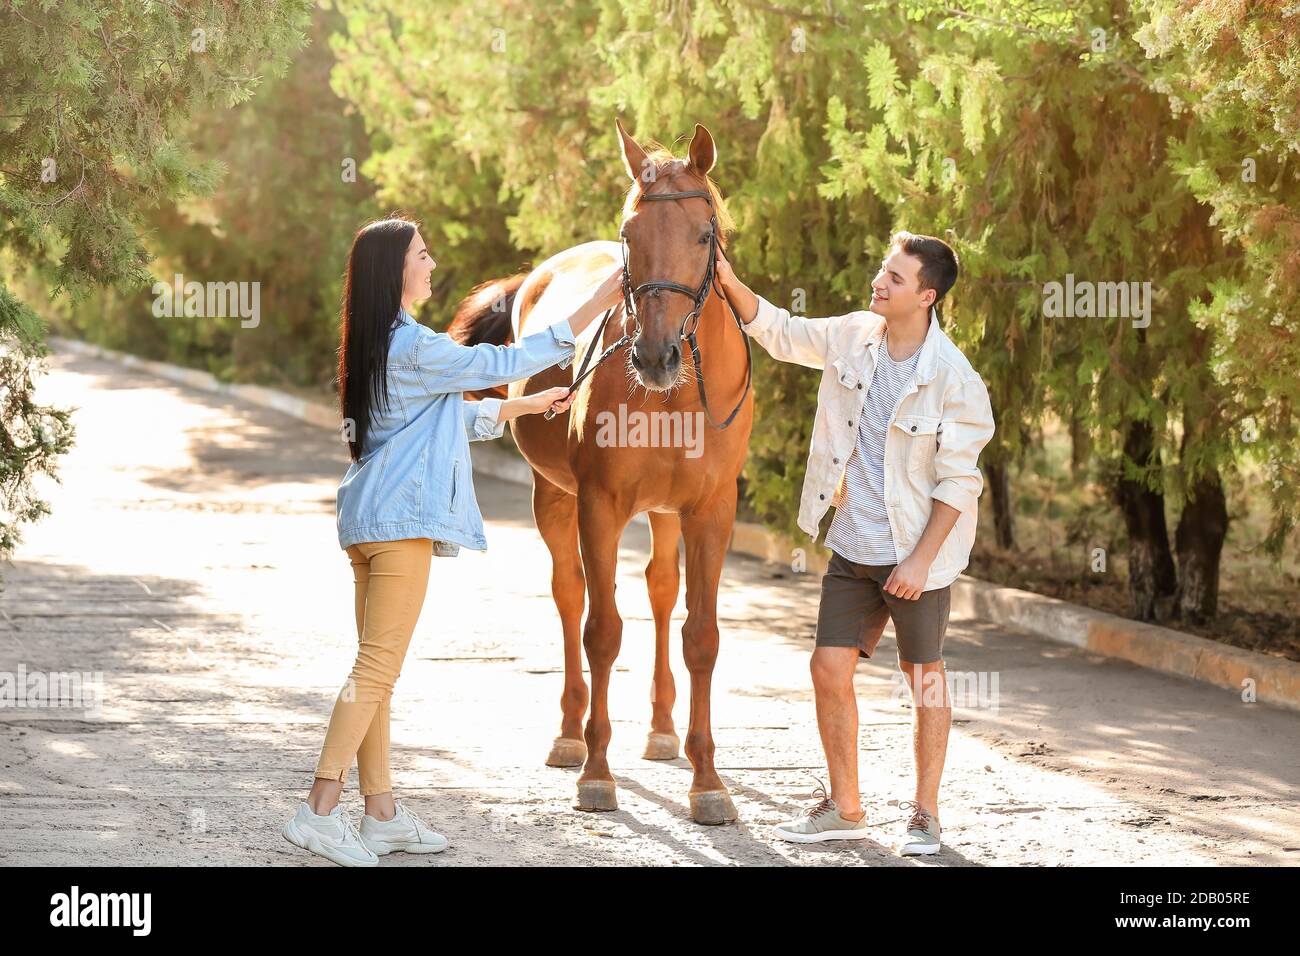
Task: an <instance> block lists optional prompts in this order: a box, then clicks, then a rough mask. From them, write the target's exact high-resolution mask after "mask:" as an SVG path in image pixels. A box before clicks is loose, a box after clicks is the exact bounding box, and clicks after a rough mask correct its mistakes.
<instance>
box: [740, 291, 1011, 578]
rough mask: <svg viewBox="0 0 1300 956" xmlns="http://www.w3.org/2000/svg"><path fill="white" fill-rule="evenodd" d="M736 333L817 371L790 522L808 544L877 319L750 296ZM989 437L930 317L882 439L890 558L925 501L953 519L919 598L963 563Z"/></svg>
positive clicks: (851, 441)
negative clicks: (803, 310) (808, 314)
mask: <svg viewBox="0 0 1300 956" xmlns="http://www.w3.org/2000/svg"><path fill="white" fill-rule="evenodd" d="M745 331H746V332H747V333H748V334H749V335H750V336H752V337H753V338H754V339H755V341H757V342H758V343H759V344H760V345H761V346H763V348H764V349H766V350H767V351H768V352H769V353H771V355H772V357H773V358H777V359H780V360H781V361H784V362H797V363H798V364H800V365H806V366H808V367H809V368H819V369H824V372H823V374H822V381H821V387H820V388H819V389H818V392H817V416H816V418H815V420H814V421H813V432H812V444H811V447H810V449H809V453H808V469H807V473H806V474H805V476H804V484H803V495H802V497H801V498H800V501H799V519H798V523H799V527H800V528H802V529H803V530H804V531H806V532H807V533H808V534H809V535H810V536H811V537H812V540H813V541H814V542H816V540H817V536H818V534H819V532H820V527H821V519H822V516H823V515H825V514H826V511H827V509H828V508H830V507H832V506H836V507H838V506H839V505H840V503H841V502H842V501H843V500H844V472H845V469H846V468H847V467H848V461H849V455H850V454H851V453H852V452H853V447H854V445H855V443H856V442H857V436H858V420H859V418H860V417H861V415H862V407H863V404H864V400H865V399H866V394H867V393H866V390H867V388H868V387H870V385H871V376H872V372H873V371H874V370H875V367H876V349H877V348H878V347H879V346H880V338H881V335H882V334H883V333H884V319H883V318H882V317H881V316H879V315H877V314H876V313H874V312H870V311H866V310H863V311H859V312H850V313H848V314H847V315H837V316H831V317H830V318H825V319H807V318H802V317H798V316H791V315H790V313H789V312H787V311H786V310H785V309H780V308H777V307H776V306H774V305H773V304H772V303H771V302H768V301H767V300H766V299H764V298H763V297H762V296H759V297H758V312H757V314H756V315H755V316H754V320H753V321H752V322H750V323H748V324H747V325H746V326H745ZM991 437H993V409H992V407H991V406H990V404H989V394H988V389H987V388H986V387H985V386H984V380H983V379H981V378H980V376H979V373H978V372H976V371H975V370H974V369H973V368H972V367H971V364H970V362H968V361H967V360H966V356H964V355H962V353H961V351H960V350H959V349H958V348H957V346H955V345H954V344H953V343H952V340H951V339H949V338H948V336H947V335H945V334H944V333H943V330H942V329H940V328H939V321H938V318H937V317H936V316H935V314H934V310H931V313H930V329H929V331H928V332H927V333H926V336H925V342H924V343H923V344H922V345H921V354H920V357H919V358H918V359H917V363H916V372H915V373H914V376H913V381H912V384H911V385H910V386H909V387H908V390H907V391H905V392H904V393H903V395H902V398H901V399H899V403H898V409H897V411H896V412H895V413H894V417H893V419H891V420H890V427H889V428H888V429H887V431H886V435H885V503H886V508H887V511H888V514H889V527H890V530H891V531H892V532H893V536H894V547H895V548H896V549H897V551H898V554H899V559H900V560H902V559H903V558H905V557H907V555H909V554H910V553H911V552H912V549H913V548H914V547H915V546H916V542H917V541H918V540H919V539H920V537H921V532H922V531H924V530H925V526H926V522H928V521H929V520H930V509H931V499H938V500H939V501H942V502H944V503H945V504H949V505H951V506H952V507H954V508H956V509H957V510H958V511H960V512H961V515H960V516H959V517H958V519H957V524H956V525H955V526H954V527H953V529H952V531H951V532H950V533H949V535H948V537H947V539H946V540H945V541H944V543H943V545H942V546H941V547H940V548H939V553H938V554H937V555H936V556H935V559H934V563H933V564H932V565H931V566H930V576H929V579H928V580H927V581H926V585H925V588H924V590H926V591H930V590H933V589H935V588H941V587H946V586H947V585H949V584H951V583H952V582H953V581H954V580H956V578H957V576H958V575H959V574H961V572H962V570H963V569H964V568H965V567H966V565H967V563H968V562H969V560H970V551H971V546H972V545H974V543H975V527H976V520H977V516H978V510H977V503H978V499H979V496H980V493H981V492H982V491H983V490H984V476H983V475H982V474H981V473H980V470H979V467H978V465H977V464H976V462H977V461H978V459H979V454H980V451H981V449H983V447H984V446H985V445H986V444H987V443H988V440H989V439H990V438H991Z"/></svg>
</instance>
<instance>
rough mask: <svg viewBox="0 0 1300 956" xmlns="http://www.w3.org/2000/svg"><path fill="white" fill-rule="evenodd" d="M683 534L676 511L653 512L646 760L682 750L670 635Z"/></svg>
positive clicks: (648, 577)
mask: <svg viewBox="0 0 1300 956" xmlns="http://www.w3.org/2000/svg"><path fill="white" fill-rule="evenodd" d="M681 537H682V522H681V519H680V518H679V517H678V516H677V515H675V514H668V513H665V512H657V511H652V512H650V548H651V555H650V563H649V564H647V565H646V569H645V582H646V588H647V589H648V590H649V592H650V610H651V612H652V613H653V615H654V621H655V669H654V680H653V683H652V684H651V685H650V735H649V736H648V737H647V738H646V744H645V752H644V753H643V754H642V755H641V756H642V757H644V758H645V759H646V760H676V759H677V755H678V753H679V751H680V749H681V741H680V740H678V739H677V731H676V730H675V729H674V728H673V704H674V703H676V701H677V687H676V684H675V683H674V682H673V670H672V666H671V664H670V663H669V643H668V642H669V636H670V630H671V624H672V616H673V608H675V607H676V606H677V594H678V592H679V591H680V590H681V585H682V577H681V562H680V561H679V560H678V557H677V542H678V541H680V540H681Z"/></svg>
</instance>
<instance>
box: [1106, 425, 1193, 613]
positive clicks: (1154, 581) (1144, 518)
mask: <svg viewBox="0 0 1300 956" xmlns="http://www.w3.org/2000/svg"><path fill="white" fill-rule="evenodd" d="M1154 448H1155V439H1154V436H1153V434H1152V431H1151V426H1150V425H1149V424H1148V423H1146V422H1131V423H1130V424H1129V426H1128V434H1127V435H1126V436H1125V439H1124V456H1125V458H1127V459H1128V460H1129V461H1131V462H1132V463H1133V464H1134V465H1135V466H1137V467H1138V468H1149V467H1151V466H1152V465H1153V464H1155V453H1154ZM1116 498H1117V499H1118V504H1119V508H1120V511H1121V512H1123V514H1124V524H1125V526H1126V527H1127V528H1128V580H1129V591H1130V592H1131V594H1132V596H1133V613H1134V616H1135V617H1136V618H1137V619H1138V620H1139V621H1154V620H1156V619H1157V618H1158V616H1159V613H1158V609H1159V602H1160V601H1161V599H1163V598H1169V597H1172V596H1173V595H1174V592H1175V591H1176V590H1177V584H1178V573H1177V571H1176V570H1175V568H1174V559H1173V555H1172V554H1171V553H1170V551H1169V529H1168V526H1167V525H1166V524H1165V497H1164V494H1163V493H1161V492H1157V491H1152V490H1151V489H1150V488H1148V487H1147V486H1146V484H1145V483H1143V482H1142V481H1136V480H1132V479H1129V478H1126V477H1125V476H1124V472H1123V471H1122V470H1121V472H1120V475H1119V478H1118V482H1117V485H1116Z"/></svg>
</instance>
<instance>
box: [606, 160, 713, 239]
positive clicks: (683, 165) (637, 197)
mask: <svg viewBox="0 0 1300 956" xmlns="http://www.w3.org/2000/svg"><path fill="white" fill-rule="evenodd" d="M642 148H643V149H645V154H646V159H648V160H650V162H651V163H652V164H653V166H654V179H652V180H651V183H656V182H658V181H659V180H660V179H662V178H667V177H670V176H675V175H678V174H687V169H688V167H689V166H690V162H689V161H688V160H685V159H678V158H677V157H676V156H674V155H673V154H672V151H671V150H669V149H668V148H667V147H666V146H663V145H662V144H660V143H656V142H655V141H654V140H651V141H650V142H649V143H648V144H647V145H645V146H643V147H642ZM689 175H690V176H692V177H698V176H699V173H698V172H695V171H693V170H692V171H691V172H690V173H689ZM646 185H650V184H649V183H643V182H642V179H641V177H640V176H638V177H637V178H636V179H634V180H633V181H632V185H631V186H630V187H628V191H627V199H626V200H624V202H623V217H624V218H627V217H628V216H630V215H632V213H634V212H636V209H637V206H638V205H639V204H640V202H641V194H642V192H643V191H644V189H643V187H644V186H646ZM704 186H705V188H706V189H708V191H709V195H710V196H711V197H713V210H714V212H715V213H716V215H717V217H718V232H719V235H718V242H719V244H721V245H722V246H723V247H724V248H725V247H726V240H727V236H728V235H729V234H730V233H731V231H732V230H733V229H735V227H736V223H735V220H733V219H732V218H731V213H730V212H729V211H728V210H727V204H726V202H724V201H723V199H722V193H720V192H718V187H717V186H716V185H715V184H714V182H713V180H712V179H710V178H709V177H708V176H707V175H706V176H704Z"/></svg>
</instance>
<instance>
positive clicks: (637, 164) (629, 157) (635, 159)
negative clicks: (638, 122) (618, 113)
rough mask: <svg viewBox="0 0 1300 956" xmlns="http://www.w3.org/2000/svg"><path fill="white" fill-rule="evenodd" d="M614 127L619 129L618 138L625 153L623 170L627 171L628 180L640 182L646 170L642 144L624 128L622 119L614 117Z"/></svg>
mask: <svg viewBox="0 0 1300 956" xmlns="http://www.w3.org/2000/svg"><path fill="white" fill-rule="evenodd" d="M614 125H615V126H616V127H618V138H619V141H620V144H621V149H622V153H623V168H624V169H626V170H627V175H628V178H630V179H634V180H639V179H640V178H641V174H642V172H644V170H645V164H646V156H645V150H644V149H642V148H641V144H640V143H638V142H637V141H636V140H634V139H633V138H632V134H631V133H629V132H628V131H627V130H625V129H624V128H623V121H622V120H621V119H619V118H618V117H614Z"/></svg>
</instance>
